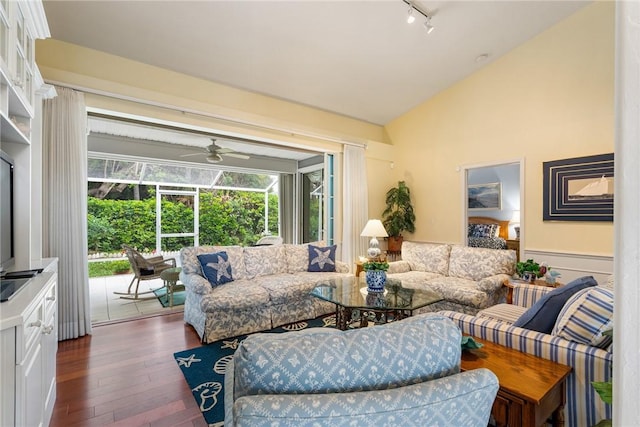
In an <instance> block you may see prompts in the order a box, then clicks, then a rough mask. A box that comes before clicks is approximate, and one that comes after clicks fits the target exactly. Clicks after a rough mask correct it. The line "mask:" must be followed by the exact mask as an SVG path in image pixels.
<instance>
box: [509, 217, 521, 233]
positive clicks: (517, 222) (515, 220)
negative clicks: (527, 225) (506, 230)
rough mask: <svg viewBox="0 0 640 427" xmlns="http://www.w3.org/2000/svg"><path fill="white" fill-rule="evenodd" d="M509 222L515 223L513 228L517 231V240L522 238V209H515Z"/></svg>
mask: <svg viewBox="0 0 640 427" xmlns="http://www.w3.org/2000/svg"><path fill="white" fill-rule="evenodd" d="M509 223H510V224H511V225H513V229H514V231H515V232H516V240H520V211H513V215H512V216H511V221H509Z"/></svg>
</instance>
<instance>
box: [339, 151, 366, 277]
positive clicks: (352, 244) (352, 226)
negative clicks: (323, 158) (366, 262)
mask: <svg viewBox="0 0 640 427" xmlns="http://www.w3.org/2000/svg"><path fill="white" fill-rule="evenodd" d="M342 176H343V190H342V200H343V203H342V206H343V211H342V261H343V262H346V263H347V264H349V266H350V267H351V268H353V263H354V261H355V260H356V258H357V257H358V256H359V255H364V254H366V253H367V239H366V238H364V237H360V233H361V232H362V229H363V228H364V226H365V224H366V223H367V220H368V219H369V218H368V217H369V193H368V189H367V163H366V159H365V156H364V148H363V147H355V146H351V145H346V146H345V147H344V162H343V175H342Z"/></svg>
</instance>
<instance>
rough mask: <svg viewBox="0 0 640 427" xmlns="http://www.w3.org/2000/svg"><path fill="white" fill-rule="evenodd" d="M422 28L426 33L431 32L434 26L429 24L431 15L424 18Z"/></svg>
mask: <svg viewBox="0 0 640 427" xmlns="http://www.w3.org/2000/svg"><path fill="white" fill-rule="evenodd" d="M423 25H424V29H425V30H426V31H427V34H431V33H432V32H433V30H434V29H435V27H434V26H433V25H431V17H430V16H427V19H425V20H424V24H423Z"/></svg>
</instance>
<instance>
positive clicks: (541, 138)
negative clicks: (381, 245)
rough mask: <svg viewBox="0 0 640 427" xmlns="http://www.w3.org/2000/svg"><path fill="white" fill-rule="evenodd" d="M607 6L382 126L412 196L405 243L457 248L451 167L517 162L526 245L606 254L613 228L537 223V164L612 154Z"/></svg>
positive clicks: (591, 9) (458, 188) (589, 10)
mask: <svg viewBox="0 0 640 427" xmlns="http://www.w3.org/2000/svg"><path fill="white" fill-rule="evenodd" d="M614 8H615V4H614V3H613V2H596V3H594V4H591V5H589V6H587V7H585V8H584V9H582V10H581V11H579V12H578V13H576V14H574V15H573V16H570V17H569V18H567V19H566V20H564V21H562V22H560V23H559V24H557V25H555V26H554V27H552V28H550V29H549V30H547V31H545V32H544V33H542V34H540V35H538V36H537V37H535V38H533V39H532V40H530V41H529V42H527V43H525V44H523V45H521V46H519V47H518V48H516V49H515V50H513V51H511V52H510V53H508V54H506V55H504V56H503V57H501V58H498V59H496V60H495V61H494V62H492V63H490V64H488V65H487V66H485V67H484V68H483V69H482V70H480V71H479V72H476V73H474V74H473V75H471V76H470V77H468V78H466V79H465V80H463V81H461V82H459V83H458V84H456V85H454V86H452V87H450V88H449V89H447V90H445V91H443V92H441V93H440V94H438V95H437V96H436V97H434V98H432V99H430V100H428V101H427V102H425V103H424V104H422V105H420V106H418V107H416V108H415V109H413V110H412V111H410V112H408V113H407V114H405V115H403V116H401V117H400V118H398V119H396V120H394V121H393V122H391V123H389V124H388V125H387V126H386V130H387V132H388V134H389V137H390V138H391V140H392V142H393V144H394V153H395V156H396V158H395V161H396V167H395V178H396V179H404V180H406V181H407V184H408V185H409V186H410V188H411V190H412V194H413V195H414V199H415V206H414V207H415V210H416V213H417V216H418V221H417V224H416V232H415V234H414V235H413V236H409V238H411V239H414V240H420V241H437V242H460V241H461V237H462V236H463V233H462V224H463V219H462V218H463V214H464V213H463V212H464V211H463V210H464V198H463V197H464V196H463V195H464V188H463V185H462V177H461V176H460V174H461V172H459V171H458V170H457V168H458V167H459V166H465V165H475V164H483V163H490V162H504V161H511V160H514V159H522V158H523V159H524V162H525V177H524V180H525V182H524V184H525V194H524V207H525V209H524V216H525V222H526V223H525V224H524V226H525V227H526V231H525V232H526V237H525V241H524V244H525V249H529V250H547V251H557V252H568V253H585V254H598V255H613V235H614V234H613V224H612V223H594V222H543V221H542V163H543V162H545V161H549V160H557V159H564V158H571V157H580V156H586V155H593V154H603V153H611V152H613V147H614V99H613V98H614ZM469 60H470V61H472V60H473V58H469ZM371 208H372V209H375V206H371Z"/></svg>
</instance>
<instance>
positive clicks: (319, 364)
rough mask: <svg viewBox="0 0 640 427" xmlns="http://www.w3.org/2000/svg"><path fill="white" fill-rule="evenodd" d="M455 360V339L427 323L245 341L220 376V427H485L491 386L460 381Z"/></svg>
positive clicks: (489, 379)
mask: <svg viewBox="0 0 640 427" xmlns="http://www.w3.org/2000/svg"><path fill="white" fill-rule="evenodd" d="M460 353H461V332H460V330H459V329H458V327H457V326H455V325H454V323H453V322H452V321H451V320H450V319H447V318H445V317H443V316H441V315H436V314H423V315H418V316H415V317H411V318H408V319H405V320H402V321H398V322H394V323H389V324H386V325H381V326H375V327H371V328H362V329H354V330H349V331H339V330H336V329H326V328H317V329H308V330H304V331H299V332H288V333H286V334H254V335H251V336H249V337H248V338H247V339H245V340H244V341H243V342H242V343H241V345H240V347H239V348H238V350H237V351H236V352H235V355H234V357H233V361H232V362H231V364H230V365H229V366H228V368H227V372H226V376H225V396H224V402H225V426H296V427H299V426H365V425H366V426H372V425H373V426H426V425H428V426H436V425H437V426H456V427H457V426H477V427H480V426H482V427H486V425H487V423H488V420H489V415H490V412H491V407H492V404H493V401H494V399H495V397H496V393H497V391H498V380H497V378H496V376H495V375H494V374H493V373H492V372H491V371H489V370H486V369H478V370H473V371H466V372H462V373H461V372H460Z"/></svg>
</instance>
